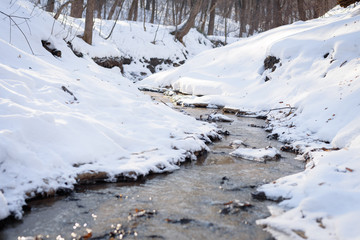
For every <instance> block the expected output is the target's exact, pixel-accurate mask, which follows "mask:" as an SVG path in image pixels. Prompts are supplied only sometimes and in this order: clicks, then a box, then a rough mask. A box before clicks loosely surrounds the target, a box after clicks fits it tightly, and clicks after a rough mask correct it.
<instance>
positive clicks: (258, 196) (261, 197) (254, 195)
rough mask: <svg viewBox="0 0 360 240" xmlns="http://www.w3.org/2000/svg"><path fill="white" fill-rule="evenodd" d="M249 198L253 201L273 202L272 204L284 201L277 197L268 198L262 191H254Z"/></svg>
mask: <svg viewBox="0 0 360 240" xmlns="http://www.w3.org/2000/svg"><path fill="white" fill-rule="evenodd" d="M251 197H252V198H253V199H256V200H259V201H273V202H281V201H283V200H284V199H283V198H282V197H278V198H269V197H268V196H266V194H265V192H263V191H256V192H253V193H251Z"/></svg>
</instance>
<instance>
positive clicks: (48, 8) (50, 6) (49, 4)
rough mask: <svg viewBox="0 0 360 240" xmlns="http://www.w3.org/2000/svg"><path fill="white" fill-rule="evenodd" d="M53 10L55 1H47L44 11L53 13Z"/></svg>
mask: <svg viewBox="0 0 360 240" xmlns="http://www.w3.org/2000/svg"><path fill="white" fill-rule="evenodd" d="M54 8H55V0H48V1H47V4H46V11H47V12H54Z"/></svg>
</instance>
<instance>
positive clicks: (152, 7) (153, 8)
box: [149, 0, 156, 23]
mask: <svg viewBox="0 0 360 240" xmlns="http://www.w3.org/2000/svg"><path fill="white" fill-rule="evenodd" d="M149 1H150V0H149ZM155 8H156V1H155V0H152V6H151V19H150V23H154V22H155V10H156V9H155Z"/></svg>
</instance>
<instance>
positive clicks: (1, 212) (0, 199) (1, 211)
mask: <svg viewBox="0 0 360 240" xmlns="http://www.w3.org/2000/svg"><path fill="white" fill-rule="evenodd" d="M9 214H10V212H9V209H8V206H7V201H6V199H5V197H4V195H3V194H2V192H0V219H3V218H6V217H7V216H9Z"/></svg>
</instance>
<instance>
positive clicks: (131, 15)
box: [127, 0, 139, 21]
mask: <svg viewBox="0 0 360 240" xmlns="http://www.w3.org/2000/svg"><path fill="white" fill-rule="evenodd" d="M138 3H139V1H138V0H133V1H132V3H131V7H130V10H129V14H128V17H127V20H128V21H136V20H137V9H138Z"/></svg>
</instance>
